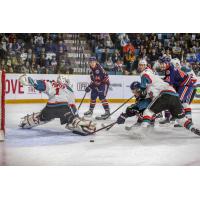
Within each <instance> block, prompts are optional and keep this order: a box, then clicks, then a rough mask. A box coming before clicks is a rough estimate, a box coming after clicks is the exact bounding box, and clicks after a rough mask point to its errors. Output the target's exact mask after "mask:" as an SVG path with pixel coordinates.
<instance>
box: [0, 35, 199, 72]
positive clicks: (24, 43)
mask: <svg viewBox="0 0 200 200" xmlns="http://www.w3.org/2000/svg"><path fill="white" fill-rule="evenodd" d="M76 35H77V34H76ZM81 36H83V37H85V39H86V42H87V43H88V46H89V47H90V49H91V53H92V54H93V55H95V56H96V57H97V59H98V61H99V63H100V64H101V65H102V66H103V67H104V68H105V70H107V71H108V72H109V73H110V74H125V75H131V74H137V66H138V61H139V60H140V59H142V58H143V59H146V60H147V61H148V63H149V65H151V66H154V64H155V63H156V61H157V60H158V58H159V57H160V56H164V55H165V56H167V57H169V58H175V57H176V58H179V59H180V60H181V62H182V64H183V65H187V66H189V67H192V68H193V70H194V72H195V73H196V74H197V75H200V34H197V33H194V34H193V33H189V34H188V33H167V34H165V33H128V34H126V33H92V34H89V33H87V34H81ZM67 52H68V46H67V43H65V39H64V34H58V33H45V34H39V33H37V34H32V33H24V34H23V33H18V34H8V33H7V34H0V69H5V70H6V72H7V73H38V74H47V73H49V74H54V73H64V74H65V73H73V71H70V69H71V67H73V66H71V63H70V59H68V56H67Z"/></svg>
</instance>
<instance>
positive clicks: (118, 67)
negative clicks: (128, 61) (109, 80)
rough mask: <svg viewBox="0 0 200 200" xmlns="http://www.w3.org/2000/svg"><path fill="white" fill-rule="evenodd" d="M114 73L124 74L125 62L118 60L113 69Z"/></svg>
mask: <svg viewBox="0 0 200 200" xmlns="http://www.w3.org/2000/svg"><path fill="white" fill-rule="evenodd" d="M111 70H112V71H114V72H115V74H116V73H117V72H121V73H122V72H123V62H122V61H121V60H117V62H116V63H115V65H114V68H112V69H111Z"/></svg>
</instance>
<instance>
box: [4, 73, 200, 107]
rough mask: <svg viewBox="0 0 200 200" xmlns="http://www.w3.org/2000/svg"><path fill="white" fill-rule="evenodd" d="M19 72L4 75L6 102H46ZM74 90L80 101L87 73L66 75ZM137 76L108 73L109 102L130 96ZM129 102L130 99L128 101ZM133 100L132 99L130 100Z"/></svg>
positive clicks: (47, 77) (46, 76)
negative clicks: (26, 84)
mask: <svg viewBox="0 0 200 200" xmlns="http://www.w3.org/2000/svg"><path fill="white" fill-rule="evenodd" d="M20 75H21V74H7V75H6V103H46V102H47V96H46V95H45V94H43V93H40V92H38V91H36V90H35V89H34V88H33V87H31V86H30V87H29V86H28V87H27V86H26V87H24V86H23V85H21V83H20V82H19V81H18V78H19V76H20ZM30 76H31V77H32V78H33V79H36V80H56V79H57V75H56V74H30ZM66 77H67V78H69V80H70V84H71V85H72V88H73V90H74V92H75V96H76V102H80V101H81V99H82V97H83V96H84V93H85V88H86V87H87V86H88V84H89V83H90V76H89V75H66ZM139 80H140V77H139V76H123V75H110V83H111V84H110V87H109V90H108V95H107V99H108V101H109V102H110V103H122V102H124V101H125V100H126V99H129V98H130V97H131V96H132V93H131V91H130V88H129V86H130V84H131V83H132V82H133V81H139ZM89 100H90V94H87V95H86V98H85V101H84V102H89ZM130 102H131V101H130ZM132 102H134V99H133V100H132ZM193 103H200V78H199V77H198V82H197V94H196V96H195V98H194V101H193Z"/></svg>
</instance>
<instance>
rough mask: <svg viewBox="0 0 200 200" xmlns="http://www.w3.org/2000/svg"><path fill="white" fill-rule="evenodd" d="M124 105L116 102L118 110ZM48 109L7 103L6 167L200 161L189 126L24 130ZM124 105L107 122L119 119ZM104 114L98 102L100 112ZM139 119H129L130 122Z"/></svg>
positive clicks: (197, 119)
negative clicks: (32, 116) (27, 118)
mask: <svg viewBox="0 0 200 200" xmlns="http://www.w3.org/2000/svg"><path fill="white" fill-rule="evenodd" d="M119 105H120V104H112V105H111V108H112V110H113V109H115V108H117V107H118V106H119ZM43 107H44V104H18V105H17V104H9V105H6V140H5V142H3V143H0V165H200V137H198V136H196V135H194V134H193V133H190V132H189V131H187V130H184V128H173V127H159V126H156V127H155V128H151V129H149V130H148V131H145V132H142V133H141V130H139V129H133V130H131V131H126V130H125V129H124V127H125V125H120V126H119V125H116V126H114V127H113V128H112V129H110V130H109V131H101V132H99V133H97V134H96V135H94V136H87V137H83V136H78V135H74V134H72V133H71V132H70V131H68V130H67V129H65V127H64V126H61V125H60V123H59V120H54V121H52V122H50V123H48V124H45V125H43V126H40V127H37V128H34V129H31V130H22V129H20V128H18V124H19V121H20V118H21V117H23V116H24V115H26V114H28V113H31V112H37V111H39V110H41V109H42V108H43ZM125 107H126V106H125ZM125 107H124V108H123V109H125ZM193 107H194V111H193V119H194V123H195V124H196V126H197V127H199V128H200V105H193ZM87 109H88V104H85V105H83V106H82V107H81V111H80V115H82V114H83V112H85V111H86V110H87ZM123 109H121V110H119V111H118V112H117V113H116V114H114V115H113V116H112V119H109V120H106V122H105V123H111V122H113V121H114V120H115V119H116V117H117V116H118V115H119V114H120V113H121V112H122V111H123ZM102 112H103V109H102V108H101V105H100V104H97V106H96V108H95V114H96V115H99V114H101V113H102ZM134 120H135V119H134V118H132V119H129V120H128V121H127V123H126V125H129V126H130V125H131V124H132V122H133V121H134ZM101 123H102V122H98V127H101ZM91 139H94V142H92V143H91V142H90V140H91Z"/></svg>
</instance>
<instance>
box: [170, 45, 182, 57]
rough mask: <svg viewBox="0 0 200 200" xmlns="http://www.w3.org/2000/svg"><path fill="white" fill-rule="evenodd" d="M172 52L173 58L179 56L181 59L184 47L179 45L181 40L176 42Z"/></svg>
mask: <svg viewBox="0 0 200 200" xmlns="http://www.w3.org/2000/svg"><path fill="white" fill-rule="evenodd" d="M172 52H173V58H178V59H180V60H181V54H182V49H181V47H180V46H179V42H174V46H173V48H172Z"/></svg>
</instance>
